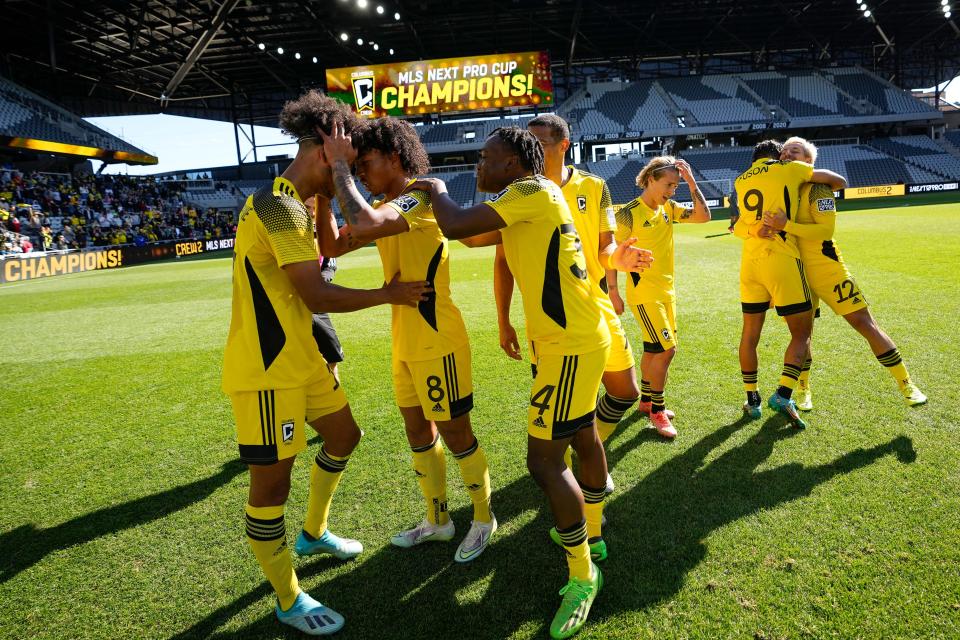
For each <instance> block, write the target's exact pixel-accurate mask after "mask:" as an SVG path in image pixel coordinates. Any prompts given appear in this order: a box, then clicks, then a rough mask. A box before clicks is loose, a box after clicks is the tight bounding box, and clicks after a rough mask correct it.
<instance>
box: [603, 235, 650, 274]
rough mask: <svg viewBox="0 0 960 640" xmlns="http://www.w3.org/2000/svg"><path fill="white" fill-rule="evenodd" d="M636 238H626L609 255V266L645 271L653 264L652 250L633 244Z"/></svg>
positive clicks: (617, 268)
mask: <svg viewBox="0 0 960 640" xmlns="http://www.w3.org/2000/svg"><path fill="white" fill-rule="evenodd" d="M636 241H637V239H636V238H627V239H626V240H624V241H623V242H621V243H619V244H618V245H617V248H616V250H615V251H614V252H613V255H612V256H610V266H611V267H613V268H614V269H616V270H617V271H635V272H637V273H639V272H641V271H645V270H647V269H649V268H650V265H651V264H653V252H651V251H648V250H647V249H641V248H639V247H635V246H633V244H634V243H635V242H636Z"/></svg>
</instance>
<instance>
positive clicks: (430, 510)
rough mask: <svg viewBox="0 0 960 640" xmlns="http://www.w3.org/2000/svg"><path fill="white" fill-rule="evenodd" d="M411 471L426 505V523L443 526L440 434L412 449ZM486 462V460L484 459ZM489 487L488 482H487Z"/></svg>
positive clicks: (444, 472) (443, 465) (444, 505)
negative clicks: (426, 443) (415, 477)
mask: <svg viewBox="0 0 960 640" xmlns="http://www.w3.org/2000/svg"><path fill="white" fill-rule="evenodd" d="M411 450H412V451H413V471H414V473H416V474H417V482H418V483H419V484H420V491H421V492H422V493H423V497H424V499H425V500H426V503H427V522H429V523H430V524H435V525H445V524H447V522H449V521H450V515H449V514H448V513H447V460H446V457H445V456H444V455H443V445H441V444H440V434H437V437H436V438H435V439H434V440H433V442H432V443H431V444H429V445H427V446H425V447H412V448H411ZM484 461H486V459H484ZM488 486H489V481H488Z"/></svg>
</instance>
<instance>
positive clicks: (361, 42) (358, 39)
mask: <svg viewBox="0 0 960 640" xmlns="http://www.w3.org/2000/svg"><path fill="white" fill-rule="evenodd" d="M357 46H360V47H362V46H363V38H357Z"/></svg>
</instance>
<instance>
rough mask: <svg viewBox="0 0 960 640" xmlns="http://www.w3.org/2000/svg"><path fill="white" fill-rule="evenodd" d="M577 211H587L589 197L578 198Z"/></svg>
mask: <svg viewBox="0 0 960 640" xmlns="http://www.w3.org/2000/svg"><path fill="white" fill-rule="evenodd" d="M577 209H580V211H586V210H587V196H577Z"/></svg>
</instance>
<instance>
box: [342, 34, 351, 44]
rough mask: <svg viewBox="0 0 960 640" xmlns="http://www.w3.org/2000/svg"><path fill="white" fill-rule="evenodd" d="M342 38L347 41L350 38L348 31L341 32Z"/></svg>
mask: <svg viewBox="0 0 960 640" xmlns="http://www.w3.org/2000/svg"><path fill="white" fill-rule="evenodd" d="M340 39H341V40H343V41H344V42H346V41H347V40H349V39H350V36H348V35H347V34H346V33H341V34H340Z"/></svg>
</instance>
